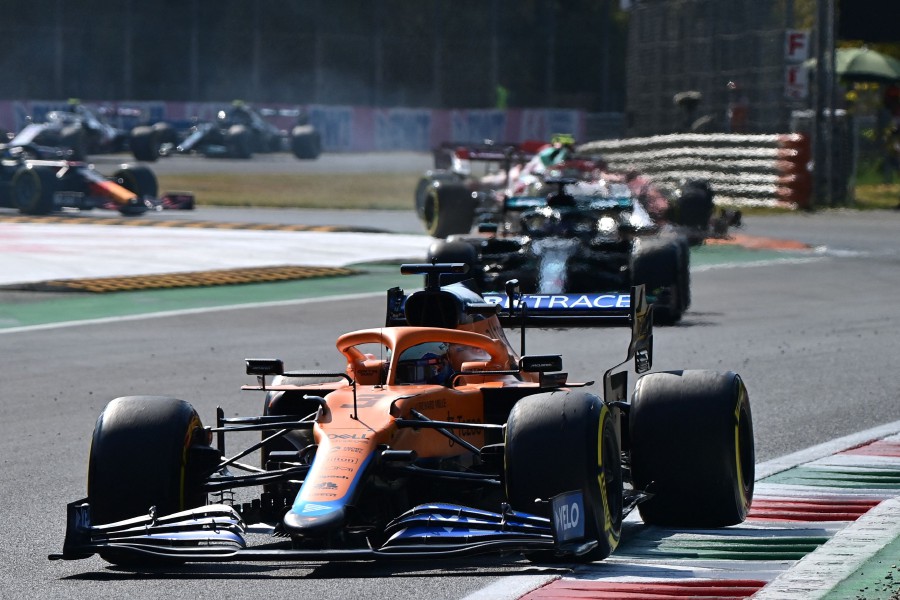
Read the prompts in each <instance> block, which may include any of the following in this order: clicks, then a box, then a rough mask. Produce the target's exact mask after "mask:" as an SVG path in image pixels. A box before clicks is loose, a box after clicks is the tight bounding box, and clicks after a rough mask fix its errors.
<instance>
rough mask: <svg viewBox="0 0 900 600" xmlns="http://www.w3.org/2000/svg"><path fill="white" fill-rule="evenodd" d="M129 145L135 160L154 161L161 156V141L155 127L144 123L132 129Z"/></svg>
mask: <svg viewBox="0 0 900 600" xmlns="http://www.w3.org/2000/svg"><path fill="white" fill-rule="evenodd" d="M128 146H129V147H130V148H131V154H132V155H133V156H134V158H135V160H140V161H144V162H154V161H156V159H158V158H159V147H160V141H159V137H158V135H157V131H156V130H155V129H154V128H153V127H149V126H147V125H142V126H140V127H135V128H134V129H132V130H131V138H130V139H129V140H128Z"/></svg>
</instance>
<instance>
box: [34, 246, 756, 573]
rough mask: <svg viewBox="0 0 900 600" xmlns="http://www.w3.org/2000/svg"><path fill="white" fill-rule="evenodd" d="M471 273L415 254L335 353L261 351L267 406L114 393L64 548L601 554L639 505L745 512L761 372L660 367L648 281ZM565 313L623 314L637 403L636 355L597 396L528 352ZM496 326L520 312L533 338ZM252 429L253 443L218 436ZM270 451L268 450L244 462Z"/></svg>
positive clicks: (173, 553)
mask: <svg viewBox="0 0 900 600" xmlns="http://www.w3.org/2000/svg"><path fill="white" fill-rule="evenodd" d="M464 270H465V265H463V264H449V265H448V264H437V265H424V264H423V265H406V266H404V267H403V272H405V273H408V274H424V275H425V276H426V277H427V280H428V283H427V285H426V288H425V289H424V290H421V291H417V292H414V293H412V294H409V295H407V294H406V293H404V292H403V291H402V290H401V289H399V288H394V289H391V290H389V291H388V297H387V301H388V302H387V315H386V324H382V325H381V326H378V327H375V328H372V329H364V330H360V331H354V332H350V333H346V334H344V335H342V336H340V337H339V338H338V340H337V344H336V345H337V350H338V351H339V353H340V355H341V356H342V358H343V360H342V366H341V368H340V369H339V370H336V371H333V372H330V373H329V372H321V371H312V372H311V371H293V372H286V371H285V370H284V367H283V363H282V361H281V360H278V359H265V358H255V359H247V361H246V370H247V373H248V374H249V375H254V376H256V377H257V384H256V385H251V386H245V388H244V389H247V390H250V391H255V392H258V393H261V394H263V395H264V401H263V410H262V414H261V415H256V416H229V417H225V415H224V414H223V411H222V410H221V409H220V410H219V411H218V414H217V416H216V419H215V425H214V426H213V427H204V426H203V425H202V423H201V421H200V417H199V415H198V414H197V413H196V411H195V410H194V409H193V408H192V407H191V405H190V404H189V403H187V402H185V401H183V400H179V399H175V398H170V397H159V396H126V397H122V398H118V399H115V400H113V401H112V402H110V403H109V405H108V406H107V407H106V408H105V409H104V411H103V412H102V414H101V415H100V418H99V419H98V421H97V425H96V427H95V429H94V434H93V439H92V442H91V449H90V456H89V473H88V485H87V497H86V498H85V499H82V500H78V501H76V502H73V503H71V504H70V505H69V507H68V522H67V531H66V538H65V543H64V546H63V552H62V553H61V554H58V555H52V556H51V558H54V559H57V558H62V559H80V558H86V557H88V556H91V555H93V554H99V555H100V556H101V557H102V558H104V559H105V560H107V561H110V562H113V563H117V564H123V565H126V566H135V565H141V564H145V563H151V564H159V563H161V562H166V561H171V562H175V563H181V562H205V561H229V560H264V561H272V560H372V559H396V558H412V557H426V556H440V557H458V556H462V555H473V554H483V553H489V552H518V551H521V552H524V553H525V556H526V557H527V558H529V559H531V560H535V561H543V560H559V559H566V560H599V559H603V558H605V557H607V556H608V555H609V554H610V553H612V552H613V551H614V550H615V548H616V546H617V545H618V542H619V539H620V536H621V534H622V521H623V518H624V516H625V515H626V514H627V513H628V512H629V511H631V510H633V509H634V508H635V507H637V508H638V510H639V511H640V514H641V516H642V518H643V519H644V521H645V522H647V523H650V524H660V525H674V524H677V525H680V526H689V527H690V526H694V527H704V528H706V527H719V526H727V525H733V524H737V523H740V522H741V521H743V520H744V518H745V517H746V515H747V511H748V509H749V505H750V501H751V498H752V495H753V481H754V476H753V473H754V463H755V461H754V446H753V429H752V420H751V413H750V405H749V401H748V396H747V390H746V388H745V387H744V384H743V382H742V380H741V378H740V377H739V376H738V375H736V374H735V373H730V372H729V373H718V372H712V371H673V372H663V373H650V372H649V370H650V369H651V366H652V349H653V346H652V320H651V316H650V312H651V310H652V309H651V308H650V306H649V305H648V304H647V302H646V298H645V296H644V293H643V289H642V288H640V287H638V288H634V289H633V290H631V292H620V293H607V294H580V295H579V294H575V295H569V296H555V297H543V296H527V295H522V294H520V293H519V292H518V291H517V289H516V287H515V284H514V283H510V287H509V289H508V291H507V293H506V294H494V295H486V296H482V295H480V294H478V293H476V292H474V291H472V290H471V289H469V288H467V287H466V286H464V285H462V284H459V283H457V284H450V285H445V286H443V287H442V286H440V285H439V282H440V280H441V277H442V276H445V275H460V274H461V273H462V271H464ZM555 326H560V327H567V328H580V327H625V328H628V329H629V330H630V332H631V336H630V342H629V344H628V350H627V355H626V359H625V362H624V363H622V365H624V364H626V363H628V362H631V361H633V362H634V368H635V371H636V372H637V373H639V374H642V375H641V377H640V378H639V379H638V381H637V384H636V385H635V387H634V391H633V393H632V394H631V399H630V401H629V399H628V387H629V386H628V370H627V369H626V370H621V367H622V365H619V366H615V367H613V368H611V369H609V370H608V371H607V372H606V374H605V375H604V377H603V383H602V385H603V390H604V391H603V398H601V397H599V396H598V395H596V394H594V393H592V392H590V391H588V390H587V389H586V387H587V386H589V385H590V383H576V382H570V381H569V380H568V375H567V374H566V373H564V372H562V358H561V357H560V356H559V355H554V354H543V355H533V354H531V355H523V353H524V332H525V330H526V329H527V328H530V327H542V328H546V327H555ZM504 327H513V328H521V331H522V336H523V337H522V347H521V348H520V349H519V350H516V349H515V348H514V347H513V346H512V344H511V343H510V341H509V340H508V339H507V337H506V334H505V332H504ZM273 377H274V379H272V378H273ZM260 432H261V433H260ZM241 435H245V436H251V437H252V443H250V444H249V445H243V444H242V445H240V446H239V447H238V449H235V448H234V445H233V442H231V441H229V442H228V443H227V444H226V438H227V439H228V440H233V439H234V438H239V437H240V436H241ZM260 435H261V439H260V437H258V436H260ZM257 450H260V454H261V458H260V461H261V462H260V463H259V466H256V465H254V464H250V462H246V461H245V459H246V457H248V456H250V455H251V454H253V453H254V452H256V451H257ZM252 490H260V491H258V492H257V493H255V494H249V492H251V491H252ZM210 500H211V501H212V504H208V502H209V501H210ZM259 534H269V535H270V536H273V537H268V536H265V535H264V536H263V538H262V540H259V539H258V536H259ZM254 541H256V542H257V543H254Z"/></svg>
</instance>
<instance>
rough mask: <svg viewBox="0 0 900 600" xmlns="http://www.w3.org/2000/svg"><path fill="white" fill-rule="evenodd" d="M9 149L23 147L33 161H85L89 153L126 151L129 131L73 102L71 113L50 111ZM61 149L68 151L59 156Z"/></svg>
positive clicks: (19, 133) (11, 143) (22, 133)
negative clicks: (59, 159)
mask: <svg viewBox="0 0 900 600" xmlns="http://www.w3.org/2000/svg"><path fill="white" fill-rule="evenodd" d="M6 145H7V147H9V148H20V149H21V150H22V151H23V152H24V153H26V154H27V155H28V156H29V157H30V158H37V159H48V158H57V157H62V158H68V159H69V160H85V159H87V157H88V155H89V154H98V153H115V152H123V151H125V150H126V149H127V148H128V132H127V131H124V130H122V129H119V128H117V127H115V126H114V125H112V124H110V123H109V122H108V121H107V119H106V118H105V116H104V115H103V114H101V113H98V112H95V111H93V110H91V109H90V108H88V107H87V106H85V105H83V104H80V103H77V102H73V103H72V104H70V107H69V110H54V111H50V112H48V113H47V114H46V115H45V116H44V118H43V119H42V120H35V121H33V122H31V123H29V124H28V125H26V126H25V127H24V128H22V130H21V131H19V132H18V133H17V134H16V135H14V136H13V137H12V138H11V139H10V140H9V141H8V142H7V144H6ZM59 149H63V150H65V151H66V152H63V153H62V154H60V153H59Z"/></svg>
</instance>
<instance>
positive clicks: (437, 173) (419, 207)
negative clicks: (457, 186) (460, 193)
mask: <svg viewBox="0 0 900 600" xmlns="http://www.w3.org/2000/svg"><path fill="white" fill-rule="evenodd" d="M459 180H460V178H459V176H458V175H456V174H455V173H452V172H451V171H446V170H443V169H437V170H428V171H425V175H424V176H422V177H420V178H419V182H418V183H417V184H416V197H415V206H416V216H417V217H419V219H420V220H423V221H424V220H425V201H426V198H427V197H428V188H429V187H431V185H432V184H433V183H434V182H435V181H440V182H441V183H448V182H451V181H456V182H458V181H459Z"/></svg>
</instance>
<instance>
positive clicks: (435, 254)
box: [428, 240, 481, 285]
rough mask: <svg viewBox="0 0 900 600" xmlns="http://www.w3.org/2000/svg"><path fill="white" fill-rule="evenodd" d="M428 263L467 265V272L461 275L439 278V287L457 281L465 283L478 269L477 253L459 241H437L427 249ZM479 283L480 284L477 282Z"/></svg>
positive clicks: (448, 275) (446, 275) (469, 245)
mask: <svg viewBox="0 0 900 600" xmlns="http://www.w3.org/2000/svg"><path fill="white" fill-rule="evenodd" d="M428 262H430V263H432V262H433V263H464V264H467V265H469V272H468V273H463V274H461V275H452V274H449V273H447V274H444V275H442V276H441V285H448V284H451V283H456V282H458V281H465V280H466V279H471V278H472V277H475V276H476V274H477V271H478V268H479V264H478V253H477V252H476V251H475V248H474V247H473V246H472V244H469V243H468V242H463V241H461V240H453V241H446V240H437V241H435V242H434V243H432V244H431V246H429V247H428ZM479 283H481V282H479Z"/></svg>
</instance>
